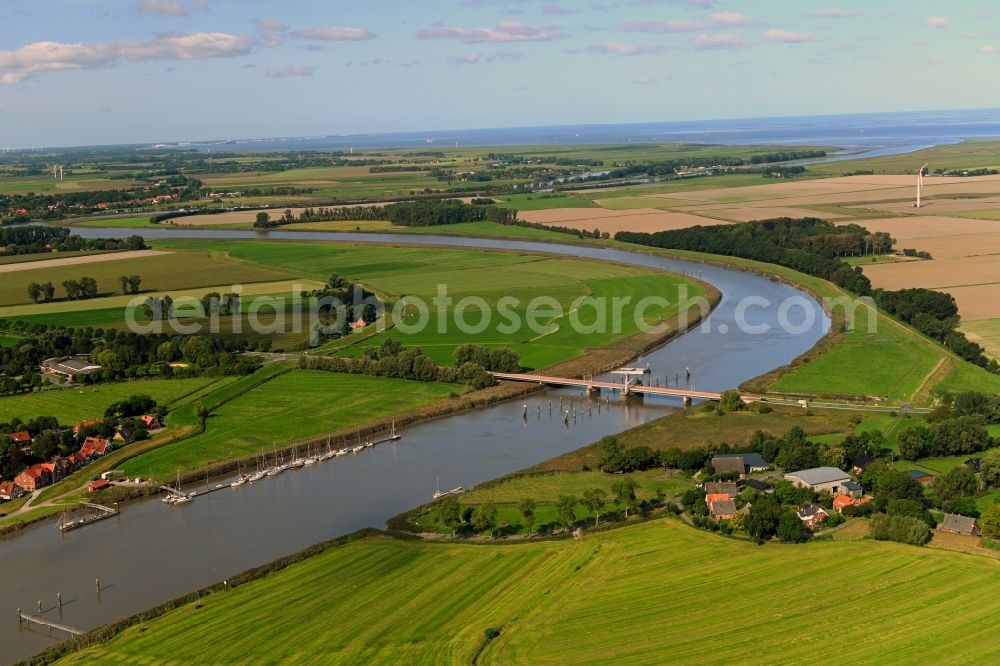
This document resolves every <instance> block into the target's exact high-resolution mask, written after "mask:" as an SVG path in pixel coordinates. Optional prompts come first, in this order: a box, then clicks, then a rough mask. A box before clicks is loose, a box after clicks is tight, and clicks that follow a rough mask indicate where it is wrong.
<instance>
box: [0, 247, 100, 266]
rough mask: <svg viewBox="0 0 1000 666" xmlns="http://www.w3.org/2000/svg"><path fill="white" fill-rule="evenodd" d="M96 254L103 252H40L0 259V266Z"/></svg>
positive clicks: (12, 255)
mask: <svg viewBox="0 0 1000 666" xmlns="http://www.w3.org/2000/svg"><path fill="white" fill-rule="evenodd" d="M96 254H104V251H102V250H74V251H69V252H59V253H58V254H56V253H52V252H40V253H37V254H11V255H7V256H3V257H0V266H5V265H7V264H24V263H31V262H35V261H46V260H49V259H56V258H59V259H63V258H69V257H88V256H92V255H96Z"/></svg>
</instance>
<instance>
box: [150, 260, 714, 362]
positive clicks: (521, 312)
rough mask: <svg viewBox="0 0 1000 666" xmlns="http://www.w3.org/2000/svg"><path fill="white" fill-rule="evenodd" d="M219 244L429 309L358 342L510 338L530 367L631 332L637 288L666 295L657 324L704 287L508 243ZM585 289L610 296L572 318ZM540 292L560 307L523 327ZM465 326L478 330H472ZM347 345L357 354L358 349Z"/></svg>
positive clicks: (439, 346) (432, 351)
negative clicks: (681, 292)
mask: <svg viewBox="0 0 1000 666" xmlns="http://www.w3.org/2000/svg"><path fill="white" fill-rule="evenodd" d="M169 246H173V247H187V245H186V244H185V243H184V241H172V242H171V243H170V244H169ZM217 247H219V248H220V249H221V248H224V249H225V250H227V251H229V252H231V253H232V255H233V256H234V257H238V258H241V259H245V260H247V261H251V262H255V263H258V264H265V265H269V266H273V267H274V268H275V269H279V270H293V269H294V270H298V271H300V272H301V273H303V274H305V275H307V276H309V277H312V278H315V279H326V278H327V277H329V275H330V274H331V273H333V272H336V273H337V274H338V275H340V276H341V277H345V278H348V279H350V280H353V281H359V282H361V283H363V284H364V285H366V286H367V287H369V288H372V289H374V290H376V291H377V292H378V293H379V294H381V295H383V296H384V297H386V298H388V299H390V300H393V301H395V300H398V299H399V298H400V297H402V296H404V295H406V296H412V297H419V298H421V299H423V300H424V301H425V303H426V304H427V306H428V309H429V312H428V319H427V324H426V326H424V327H423V329H422V330H419V331H418V330H410V331H404V330H402V328H397V329H394V330H391V331H387V332H386V333H384V334H382V335H381V336H376V337H374V338H367V337H366V338H365V339H364V342H363V345H364V346H368V345H370V344H373V343H374V344H378V343H380V342H381V340H382V339H384V338H385V337H394V338H396V339H399V340H401V341H402V342H403V343H404V344H406V345H415V346H420V347H421V348H422V349H424V351H425V352H426V353H427V354H428V355H429V356H431V357H433V358H435V359H436V360H438V361H440V362H450V361H451V360H452V352H453V350H454V348H455V347H457V346H459V345H461V344H465V343H468V342H475V343H477V344H483V345H494V346H509V347H511V348H513V349H514V350H515V351H517V352H518V353H520V354H521V358H522V361H523V364H524V365H525V366H526V367H530V368H540V367H544V366H547V365H551V364H552V363H555V362H558V361H561V360H565V359H568V358H573V357H576V356H578V355H580V354H581V353H583V351H584V350H585V349H587V348H591V347H599V346H602V345H606V344H609V343H611V342H613V341H615V340H618V339H621V338H623V337H626V336H629V335H632V334H633V333H635V332H637V331H638V326H637V324H636V321H635V312H636V310H635V306H636V304H637V303H638V301H639V300H640V299H641V298H642V297H643V296H648V295H657V296H662V297H664V298H667V299H669V300H670V304H669V305H667V306H665V307H664V306H662V305H656V304H654V305H653V306H652V307H649V308H648V309H647V310H646V311H645V313H644V315H645V319H646V321H647V323H653V322H655V321H658V320H660V319H664V318H669V317H671V316H673V315H674V314H675V313H676V312H677V304H676V301H677V293H678V287H679V286H680V285H681V284H686V285H688V287H689V288H688V295H689V297H691V298H696V297H697V296H698V295H700V294H701V293H702V289H701V287H700V286H698V285H695V284H693V283H691V282H689V281H688V280H686V279H681V278H678V277H675V276H672V275H667V274H662V273H653V272H651V271H648V270H645V269H641V268H633V267H629V266H619V265H615V264H608V263H603V262H592V261H583V260H577V259H568V258H552V257H545V256H540V255H533V254H518V253H513V252H496V251H486V250H478V249H477V250H469V249H451V248H448V249H438V248H419V247H393V248H386V247H381V246H355V245H351V246H348V245H332V244H319V243H295V242H287V243H280V244H278V243H259V242H237V243H232V242H230V243H225V244H222V245H219V246H217ZM441 286H443V288H444V289H445V295H446V296H448V297H450V298H451V299H452V303H451V304H446V305H445V306H444V310H443V312H444V314H445V315H446V316H444V317H442V316H441V312H442V311H441V310H439V309H438V307H437V306H436V305H435V304H434V303H433V300H432V299H434V298H435V297H436V296H437V295H438V293H439V291H438V290H439V287H441ZM583 296H594V297H605V299H606V300H605V301H604V302H603V303H602V304H601V306H600V310H597V309H595V308H594V307H590V306H585V307H582V308H581V309H580V310H579V311H578V312H576V313H574V314H573V315H572V317H571V316H570V315H569V312H570V310H571V309H572V307H571V306H572V304H573V302H574V301H575V300H576V299H578V298H580V297H583ZM464 297H477V298H480V299H483V302H485V303H486V305H487V306H488V307H489V309H490V312H491V314H490V317H489V322H488V325H487V326H485V327H484V328H483V330H482V331H478V332H475V331H474V329H475V325H477V324H479V323H480V321H481V319H482V317H481V313H480V310H479V309H478V307H475V306H473V307H470V309H469V310H468V311H467V312H466V313H465V315H464V321H465V322H466V323H467V324H468V325H469V328H467V329H466V331H463V330H461V329H460V328H459V326H458V325H457V324H456V323H455V320H454V317H453V316H452V315H453V313H454V310H455V305H456V304H457V303H458V302H459V301H460V300H461V299H462V298H464ZM503 297H512V298H515V299H517V301H518V302H517V303H512V304H511V305H510V306H509V310H510V312H512V313H513V314H514V315H515V316H516V317H517V318H518V319H519V321H520V324H519V325H517V326H512V327H511V329H510V331H505V330H504V328H503V327H504V326H505V325H507V324H509V320H508V319H506V318H504V317H503V316H501V315H500V314H499V313H498V311H497V305H498V303H499V301H500V299H501V298H503ZM537 297H545V298H551V299H555V302H556V303H558V305H559V306H560V307H561V309H562V313H563V315H564V316H563V317H561V318H560V317H557V316H556V315H555V312H553V311H552V308H551V307H547V308H546V309H545V311H544V312H543V311H541V310H540V311H539V312H540V315H539V317H538V319H537V322H538V325H537V326H535V327H534V328H531V327H529V326H528V325H527V317H526V308H527V306H528V304H529V302H530V301H531V300H532V299H534V298H537ZM612 297H619V298H625V297H629V298H631V299H632V300H631V302H630V303H629V304H628V305H626V306H625V307H624V309H623V310H622V313H623V316H622V317H621V325H620V326H618V327H617V330H616V327H615V324H614V318H613V311H612V308H613V305H614V303H613V302H612V300H611V299H612ZM546 312H549V313H550V314H546ZM600 317H604V320H605V321H606V324H607V325H606V326H605V325H603V324H601V323H600V321H599V319H600ZM574 318H578V320H579V322H580V324H581V327H577V326H574V325H573V323H572V319H574ZM418 321H419V316H417V315H412V317H411V315H410V314H409V313H408V315H407V318H406V319H405V320H404V323H405V324H406V327H407V328H411V327H412V329H416V328H417V326H416V323H417V322H418ZM442 326H443V327H444V330H442V328H441V327H442ZM578 328H579V331H578V330H577V329H578ZM470 330H472V331H474V332H468V331H470ZM352 337H353V336H351V337H348V338H346V340H345V341H344V343H345V344H346V345H350V344H351V343H352V342H353V340H352ZM340 346H343V345H340ZM347 353H361V349H356V350H353V351H351V352H347Z"/></svg>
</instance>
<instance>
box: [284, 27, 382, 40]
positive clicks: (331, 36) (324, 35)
mask: <svg viewBox="0 0 1000 666" xmlns="http://www.w3.org/2000/svg"><path fill="white" fill-rule="evenodd" d="M292 35H294V36H295V37H299V38H301V39H315V40H319V41H324V42H355V41H358V40H362V39H371V38H372V37H374V36H375V35H374V33H371V32H368V31H367V30H363V29H361V28H350V27H347V26H340V25H329V26H325V27H322V28H303V29H302V30H293V31H292Z"/></svg>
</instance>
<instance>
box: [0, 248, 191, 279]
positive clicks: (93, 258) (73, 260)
mask: <svg viewBox="0 0 1000 666" xmlns="http://www.w3.org/2000/svg"><path fill="white" fill-rule="evenodd" d="M161 254H172V253H171V252H167V251H165V250H129V251H127V252H109V253H108V254H88V255H86V256H83V257H63V258H61V259H42V260H41V261H25V262H23V263H19V264H0V273H17V272H19V271H33V270H37V269H41V268H56V267H58V266H76V265H79V264H96V263H100V262H102V261H119V260H121V259H138V258H139V257H155V256H157V255H161Z"/></svg>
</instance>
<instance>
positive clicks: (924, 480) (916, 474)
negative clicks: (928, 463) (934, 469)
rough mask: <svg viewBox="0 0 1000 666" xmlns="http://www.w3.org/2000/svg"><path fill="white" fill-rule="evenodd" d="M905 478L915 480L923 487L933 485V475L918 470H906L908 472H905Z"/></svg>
mask: <svg viewBox="0 0 1000 666" xmlns="http://www.w3.org/2000/svg"><path fill="white" fill-rule="evenodd" d="M906 476H908V477H910V478H911V479H916V480H917V481H919V482H920V483H921V484H923V485H925V486H929V485H930V484H932V483H934V475H933V474H931V473H929V472H924V471H922V470H919V469H908V470H906Z"/></svg>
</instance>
